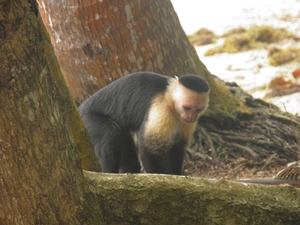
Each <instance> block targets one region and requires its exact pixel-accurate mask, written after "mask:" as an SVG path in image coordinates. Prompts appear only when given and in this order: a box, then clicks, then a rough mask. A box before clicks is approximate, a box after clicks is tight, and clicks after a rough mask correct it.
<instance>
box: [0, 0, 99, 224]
mask: <svg viewBox="0 0 300 225" xmlns="http://www.w3.org/2000/svg"><path fill="white" fill-rule="evenodd" d="M29 2H30V3H28V1H27V0H14V1H11V0H5V1H1V3H0V15H1V20H0V27H1V33H0V37H1V39H0V46H1V47H0V48H1V50H0V62H1V83H0V102H1V107H0V224H3V225H10V224H82V221H83V220H84V216H83V213H82V205H83V200H82V199H83V198H82V197H83V188H82V186H83V176H82V170H81V166H80V160H79V158H78V154H77V151H78V152H84V154H85V157H83V161H85V164H83V167H86V168H87V169H97V166H96V163H98V161H97V160H96V157H95V156H94V155H95V154H94V152H93V149H92V146H91V144H90V142H88V140H89V138H88V136H87V134H86V131H85V129H84V128H83V126H82V122H81V120H80V117H79V115H78V112H77V110H76V109H75V107H74V103H73V102H72V101H71V100H70V99H71V98H70V94H69V92H68V90H67V88H66V85H65V81H64V80H63V77H62V74H61V71H60V69H59V65H58V63H57V60H56V58H55V55H54V52H53V47H52V46H51V42H50V38H49V35H48V33H47V31H46V29H45V27H44V25H43V22H42V20H41V19H40V18H39V14H38V9H37V4H36V2H34V1H29ZM83 147H84V148H86V149H82V148H83ZM88 150H89V151H88ZM93 157H94V158H93ZM85 159H86V160H85ZM98 167H99V163H98ZM98 169H99V168H98Z"/></svg>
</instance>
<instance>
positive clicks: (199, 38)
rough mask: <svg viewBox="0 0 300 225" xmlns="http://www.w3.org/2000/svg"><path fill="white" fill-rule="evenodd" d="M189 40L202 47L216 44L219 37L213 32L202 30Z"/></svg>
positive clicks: (190, 36) (189, 36)
mask: <svg viewBox="0 0 300 225" xmlns="http://www.w3.org/2000/svg"><path fill="white" fill-rule="evenodd" d="M188 38H189V40H190V42H191V43H192V44H193V45H196V46H200V45H207V44H212V43H215V41H216V38H217V36H216V35H215V33H214V32H212V31H211V30H208V29H206V28H201V29H200V30H198V31H197V32H195V33H194V34H192V35H188Z"/></svg>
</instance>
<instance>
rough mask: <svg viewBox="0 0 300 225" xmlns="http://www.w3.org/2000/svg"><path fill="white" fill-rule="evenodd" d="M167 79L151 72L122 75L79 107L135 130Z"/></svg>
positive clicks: (162, 89) (163, 87)
mask: <svg viewBox="0 0 300 225" xmlns="http://www.w3.org/2000/svg"><path fill="white" fill-rule="evenodd" d="M169 79H170V78H169V77H167V76H163V75H160V74H156V73H151V72H138V73H132V74H129V75H127V76H124V77H122V78H120V79H118V80H116V81H114V82H112V83H111V84H109V85H107V86H106V87H104V88H102V89H100V90H99V91H97V92H96V93H95V94H93V95H92V96H91V97H89V98H88V99H87V100H85V101H84V102H83V103H82V104H81V105H80V106H79V108H78V110H79V112H80V114H81V116H83V115H84V114H87V113H93V114H98V115H99V116H106V117H108V118H110V119H111V120H113V121H114V122H116V123H117V124H118V125H119V126H120V127H128V128H129V129H131V130H133V131H135V130H138V129H139V127H140V125H141V123H142V121H143V119H144V117H145V115H146V113H147V111H148V109H149V107H150V105H151V101H152V99H153V98H154V97H155V96H156V95H157V94H159V93H162V92H164V91H165V90H166V88H167V86H168V80H169Z"/></svg>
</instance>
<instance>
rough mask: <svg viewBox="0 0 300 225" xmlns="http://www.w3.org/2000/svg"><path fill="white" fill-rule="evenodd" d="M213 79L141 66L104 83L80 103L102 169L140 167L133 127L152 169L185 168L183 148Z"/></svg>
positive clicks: (171, 171) (147, 166) (204, 105)
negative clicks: (140, 69)
mask: <svg viewBox="0 0 300 225" xmlns="http://www.w3.org/2000/svg"><path fill="white" fill-rule="evenodd" d="M208 101H209V84H208V82H207V81H206V80H205V79H204V78H202V77H201V76H197V75H184V76H181V77H179V78H170V77H167V76H163V75H160V74H156V73H150V72H138V73H133V74H130V75H127V76H124V77H122V78H120V79H118V80H116V81H114V82H112V83H111V84H109V85H107V86H106V87H104V88H102V89H101V90H99V91H98V92H96V93H95V94H93V95H92V96H91V97H90V98H88V99H87V100H86V101H84V102H83V103H82V104H81V105H80V106H79V113H80V114H81V117H82V119H83V122H84V124H85V126H86V128H87V130H88V133H89V135H90V137H91V140H92V142H93V146H94V148H95V151H96V153H97V155H98V157H99V159H100V162H101V165H102V171H103V172H108V173H118V172H122V173H139V172H140V170H141V167H140V163H139V159H138V155H137V151H136V149H135V144H134V141H133V138H132V133H135V132H137V133H138V146H139V154H140V158H141V160H142V163H143V165H144V168H145V170H146V172H147V173H164V174H178V175H179V174H181V173H182V163H183V158H184V149H185V147H186V145H187V143H188V141H189V139H190V137H191V136H192V134H193V132H194V130H195V127H196V125H197V121H198V118H199V117H200V115H201V114H202V113H203V112H204V110H205V109H206V108H207V106H208Z"/></svg>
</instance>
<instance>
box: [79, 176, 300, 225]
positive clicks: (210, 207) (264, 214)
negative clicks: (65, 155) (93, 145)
mask: <svg viewBox="0 0 300 225" xmlns="http://www.w3.org/2000/svg"><path fill="white" fill-rule="evenodd" d="M84 177H85V180H86V186H85V193H86V199H87V201H88V202H90V207H93V208H94V209H97V208H98V207H99V206H101V208H102V210H103V213H104V215H105V219H106V223H107V224H111V225H112V224H156V225H159V224H163V225H164V224H197V225H201V224H203V225H206V224H209V225H217V224H218V225H220V224H230V225H244V224H252V225H255V224H272V225H277V224H278V225H282V224H285V225H288V224H290V225H295V224H300V214H299V209H300V201H299V198H300V189H295V188H291V187H279V186H259V185H249V184H242V183H236V182H226V181H222V180H221V181H216V180H204V179H199V178H193V177H183V176H165V175H153V174H151V175H150V174H147V175H129V174H125V175H113V174H100V173H94V172H84ZM107 187H109V188H107ZM95 199H97V200H96V201H95ZM89 218H90V219H91V220H94V221H96V218H94V217H93V216H92V215H91V216H89ZM94 224H96V223H94Z"/></svg>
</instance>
